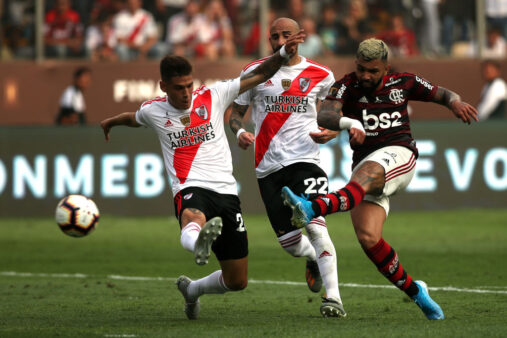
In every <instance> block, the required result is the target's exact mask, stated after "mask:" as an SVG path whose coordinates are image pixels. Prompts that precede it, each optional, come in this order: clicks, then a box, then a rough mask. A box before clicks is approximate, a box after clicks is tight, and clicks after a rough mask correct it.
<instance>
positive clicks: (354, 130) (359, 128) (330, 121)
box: [317, 99, 366, 145]
mask: <svg viewBox="0 0 507 338" xmlns="http://www.w3.org/2000/svg"><path fill="white" fill-rule="evenodd" d="M342 106H343V105H342V103H341V102H340V101H337V100H328V99H326V100H324V102H323V103H322V107H321V109H320V111H319V113H318V115H317V123H318V124H319V126H320V127H323V128H326V129H330V130H336V131H338V130H343V129H348V130H349V136H350V144H352V145H359V144H362V143H363V142H364V139H365V137H366V133H365V131H364V128H363V125H362V124H361V122H359V121H358V120H354V119H350V118H348V117H345V116H341V115H340V111H341V109H342Z"/></svg>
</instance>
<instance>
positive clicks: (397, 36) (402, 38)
mask: <svg viewBox="0 0 507 338" xmlns="http://www.w3.org/2000/svg"><path fill="white" fill-rule="evenodd" d="M376 37H377V38H378V39H381V40H383V41H384V42H385V43H387V45H388V46H389V48H390V50H391V53H392V54H391V55H392V56H394V57H410V56H415V55H418V54H419V52H418V49H417V41H416V39H415V34H414V32H413V31H412V30H411V29H408V28H407V27H406V26H405V22H404V20H403V16H401V15H400V14H395V15H393V16H392V17H391V28H390V29H389V30H387V31H384V32H381V33H379V34H376Z"/></svg>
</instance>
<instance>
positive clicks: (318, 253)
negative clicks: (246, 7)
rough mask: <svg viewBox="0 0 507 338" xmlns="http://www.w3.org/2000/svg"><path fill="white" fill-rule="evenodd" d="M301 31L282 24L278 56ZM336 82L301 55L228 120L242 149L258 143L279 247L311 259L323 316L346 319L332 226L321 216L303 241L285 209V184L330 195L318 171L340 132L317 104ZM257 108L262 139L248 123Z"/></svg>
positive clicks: (274, 43)
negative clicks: (323, 151) (321, 119)
mask: <svg viewBox="0 0 507 338" xmlns="http://www.w3.org/2000/svg"><path fill="white" fill-rule="evenodd" d="M298 31H299V25H298V24H297V22H295V21H294V20H292V19H289V18H279V19H277V20H275V21H274V22H273V24H272V25H271V28H270V37H269V41H270V43H271V47H272V48H273V51H274V52H275V53H276V51H278V50H279V49H280V48H281V47H282V46H283V45H284V44H285V43H286V41H287V39H289V38H290V37H291V36H293V35H294V34H297V32H298ZM262 60H264V59H261V60H258V61H254V62H252V63H250V64H249V65H247V66H246V67H245V68H244V69H243V73H242V74H250V73H252V72H255V71H256V70H257V69H258V67H259V65H260V64H261V62H262ZM334 81H335V79H334V76H333V73H332V72H331V71H330V70H329V69H328V68H327V67H325V66H322V65H320V64H318V63H316V62H314V61H311V60H309V59H306V58H305V57H303V56H301V55H298V54H297V53H294V54H293V55H292V56H291V58H290V60H289V62H288V64H286V65H284V66H282V67H281V68H280V70H279V71H278V72H277V73H276V74H275V75H274V76H273V77H272V78H270V79H269V80H268V81H266V82H264V83H261V84H259V85H257V86H256V87H255V88H253V89H250V90H248V91H246V92H245V93H243V94H241V95H240V96H239V97H238V98H237V99H236V100H235V101H234V104H233V109H232V113H231V117H230V120H229V124H230V127H231V129H232V131H233V132H234V133H235V134H236V136H237V138H238V144H239V146H240V147H241V148H243V149H247V148H248V147H249V146H250V145H251V144H253V143H254V142H255V172H256V175H257V179H258V184H259V189H260V192H261V196H262V200H263V201H264V205H265V207H266V211H267V214H268V218H269V221H270V223H271V226H272V228H273V230H274V231H275V234H276V236H277V237H278V241H279V243H280V245H281V246H282V248H283V249H284V250H285V251H287V252H288V253H289V254H290V255H292V256H294V257H306V280H307V283H308V287H309V288H310V290H311V291H313V292H319V291H320V289H321V287H322V284H324V286H325V289H326V297H325V298H324V299H323V303H322V306H321V307H320V311H321V314H322V315H323V316H324V317H342V316H345V315H346V312H345V310H344V308H343V305H342V300H341V297H340V292H339V288H338V272H337V262H336V251H335V248H334V245H333V242H332V241H331V238H330V237H329V234H328V231H327V228H326V221H325V219H324V217H315V218H314V219H312V220H311V222H309V224H308V225H306V232H307V234H308V237H307V236H305V235H303V234H302V232H301V229H298V228H296V227H295V226H293V225H292V224H291V222H290V217H291V210H290V208H288V207H285V206H284V205H283V201H282V199H281V197H280V194H281V189H282V187H283V186H285V185H287V186H290V187H291V188H292V189H293V190H294V191H295V192H297V193H304V194H308V195H309V196H312V197H317V196H318V195H319V194H326V193H327V191H328V190H327V187H328V181H327V175H326V173H325V172H324V171H323V170H322V169H321V167H320V166H319V162H320V160H319V145H318V143H326V142H328V141H329V140H331V139H333V138H334V137H336V135H337V134H338V132H334V131H330V130H327V129H323V128H321V129H320V130H319V128H318V126H317V105H318V104H319V102H320V101H319V100H323V99H324V98H325V96H326V94H327V93H328V91H329V88H330V87H331V86H332V85H333V83H334ZM250 104H252V119H253V121H254V123H255V136H254V135H253V134H252V133H250V132H247V131H245V129H244V128H243V124H242V118H243V116H244V115H245V113H246V111H247V109H248V107H249V105H250ZM358 124H359V123H358ZM359 128H361V129H362V126H361V125H360V124H359Z"/></svg>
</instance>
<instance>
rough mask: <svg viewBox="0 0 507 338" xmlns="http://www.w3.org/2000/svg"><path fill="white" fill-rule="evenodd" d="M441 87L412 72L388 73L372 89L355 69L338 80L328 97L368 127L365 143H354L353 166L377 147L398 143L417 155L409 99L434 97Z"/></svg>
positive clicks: (347, 114)
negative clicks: (378, 86) (360, 83)
mask: <svg viewBox="0 0 507 338" xmlns="http://www.w3.org/2000/svg"><path fill="white" fill-rule="evenodd" d="M437 89H438V87H437V86H435V85H433V84H431V83H430V82H428V81H427V80H425V79H423V78H421V77H419V76H417V75H414V74H410V73H387V74H386V75H385V76H384V78H383V79H382V86H381V88H380V89H378V90H375V91H373V92H371V91H366V90H364V89H362V88H361V86H360V85H359V82H358V78H357V76H356V74H355V73H349V74H347V75H345V76H344V77H343V78H342V79H340V80H338V81H336V82H335V83H334V85H333V86H332V87H331V89H330V90H329V94H328V96H327V98H326V99H327V100H338V101H340V102H341V103H342V104H343V108H342V112H343V116H346V117H349V118H352V119H356V120H358V121H360V122H361V123H362V124H363V126H364V129H365V132H366V138H365V141H364V143H363V144H361V145H359V146H351V147H352V150H353V151H354V154H353V157H352V160H353V164H352V166H353V167H355V166H356V165H357V164H358V163H359V162H360V161H361V160H362V159H363V158H365V157H366V156H367V155H369V154H370V153H372V152H374V151H375V150H377V149H380V148H383V147H387V146H393V145H399V146H403V147H407V148H409V149H411V150H412V151H413V152H414V153H415V155H416V157H417V156H418V152H417V148H416V144H415V140H414V139H413V138H412V134H411V131H410V119H409V116H408V111H407V106H408V101H409V100H416V101H431V100H432V99H433V97H434V95H435V93H436V91H437Z"/></svg>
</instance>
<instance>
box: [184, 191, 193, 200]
mask: <svg viewBox="0 0 507 338" xmlns="http://www.w3.org/2000/svg"><path fill="white" fill-rule="evenodd" d="M193 194H194V193H193V192H191V193H190V194H186V195H185V196H183V199H184V200H189V199H191V198H192V195H193Z"/></svg>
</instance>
